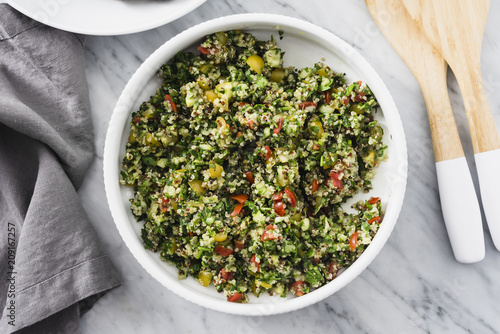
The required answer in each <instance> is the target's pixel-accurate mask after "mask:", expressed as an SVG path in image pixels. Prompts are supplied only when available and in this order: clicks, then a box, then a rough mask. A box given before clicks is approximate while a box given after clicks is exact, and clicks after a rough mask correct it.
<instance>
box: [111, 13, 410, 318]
mask: <svg viewBox="0 0 500 334" xmlns="http://www.w3.org/2000/svg"><path fill="white" fill-rule="evenodd" d="M259 24H261V25H266V26H267V25H272V26H275V27H276V28H278V27H280V28H282V27H286V28H287V29H290V30H295V31H300V32H301V33H302V32H304V33H308V34H311V35H312V36H314V37H315V36H320V38H321V39H323V40H326V39H328V41H329V43H330V44H335V45H337V46H338V49H339V50H337V51H340V52H343V53H344V55H348V56H349V57H350V59H351V61H352V62H354V63H356V64H358V66H361V67H362V69H363V74H366V75H368V76H369V79H370V80H369V81H370V87H375V86H376V87H377V90H378V93H377V95H376V96H377V100H378V101H379V103H380V104H381V106H383V108H382V110H383V114H384V119H385V120H388V121H389V120H390V123H391V124H392V127H391V135H392V136H395V137H396V138H397V140H393V141H391V145H392V146H395V149H396V151H397V152H398V157H397V158H398V173H397V175H395V178H396V179H395V180H393V182H394V183H393V188H392V189H391V200H390V202H389V204H388V207H387V209H386V212H385V216H384V220H383V223H382V224H381V227H380V229H379V231H378V232H377V234H376V235H375V237H374V239H373V241H372V243H371V244H370V245H369V246H368V247H367V249H366V250H365V251H364V252H363V254H362V255H361V256H360V257H359V258H358V259H357V260H356V261H355V262H354V263H353V264H352V265H351V266H350V267H349V268H348V269H347V270H346V271H345V272H344V273H343V274H342V275H339V276H338V277H337V278H336V279H335V280H333V281H331V282H330V283H328V284H326V285H324V286H322V287H321V288H320V289H317V290H314V291H312V292H310V293H308V294H306V295H304V296H301V297H300V298H291V299H287V300H285V301H280V302H273V300H274V299H272V298H271V299H272V300H271V301H270V302H269V303H264V304H237V303H229V302H227V301H225V300H216V299H213V298H211V297H209V296H206V295H201V294H198V293H197V292H195V291H193V290H191V289H189V288H187V287H184V286H182V284H181V283H180V282H179V281H178V280H177V279H176V281H173V279H172V278H171V277H168V275H166V274H165V273H164V272H163V271H162V270H161V269H160V268H159V266H158V265H157V263H156V262H155V261H154V260H153V259H152V258H151V257H150V256H147V252H148V251H147V250H145V249H144V246H143V244H142V241H140V240H139V239H138V238H137V235H136V234H135V232H134V231H133V229H132V226H131V225H130V221H129V219H128V217H127V216H126V215H124V210H125V208H119V207H120V205H116V200H117V198H119V197H120V196H121V195H120V186H119V183H118V182H117V175H119V170H120V164H121V156H119V154H116V152H120V149H121V148H120V147H119V146H120V145H121V137H122V132H123V126H124V125H123V124H120V123H119V120H120V117H121V119H123V117H124V114H127V119H128V115H130V112H131V110H130V108H131V105H130V104H131V100H130V97H129V96H134V88H135V87H137V86H138V85H141V83H142V86H144V84H145V83H146V82H147V81H149V80H151V78H152V76H154V73H151V69H150V67H148V64H152V63H164V62H165V61H167V60H168V59H170V58H165V54H169V53H170V54H172V56H173V55H174V54H175V53H176V52H177V51H179V50H183V49H185V48H186V47H188V46H189V45H191V44H193V41H196V40H198V39H200V38H202V37H203V36H204V35H206V34H207V33H213V32H216V31H223V30H230V29H236V28H237V27H239V29H249V28H250V27H253V26H256V25H259ZM243 26H248V28H243ZM297 27H300V28H297ZM342 59H344V58H342ZM146 79H147V80H146ZM387 115H389V116H390V117H387ZM127 124H128V123H127ZM120 126H122V128H120ZM116 155H118V157H117V156H116ZM407 164H408V159H407V150H406V139H405V135H404V129H403V125H402V122H401V118H400V116H399V113H398V110H397V107H396V104H395V103H394V100H393V98H392V96H391V94H390V92H389V90H388V89H387V87H386V86H385V84H384V82H383V81H382V79H381V77H380V76H379V75H378V74H377V72H376V71H375V70H374V69H373V68H372V66H371V65H370V64H369V63H368V62H367V61H366V60H365V59H364V58H363V57H362V56H361V55H360V54H359V53H358V52H357V51H356V50H354V48H352V47H351V46H350V45H349V44H348V43H346V42H345V41H343V40H342V39H340V38H339V37H337V36H336V35H334V34H333V33H331V32H329V31H327V30H325V29H323V28H321V27H318V26H316V25H314V24H312V23H310V22H306V21H303V20H300V19H297V18H293V17H288V16H284V15H279V14H259V13H247V14H234V15H229V16H224V17H219V18H216V19H212V20H209V21H205V22H202V23H199V24H197V25H195V26H193V27H191V28H189V29H187V30H185V31H183V32H181V33H179V34H178V35H176V36H175V37H173V38H171V39H170V40H168V41H167V42H165V43H164V44H163V45H162V46H160V47H159V48H158V49H157V50H156V51H154V52H153V53H152V54H151V55H150V56H149V57H148V58H147V59H146V60H145V61H144V63H143V64H141V66H140V67H139V68H138V69H137V71H136V72H135V73H134V74H133V75H132V77H131V79H130V80H129V82H128V83H127V85H126V86H125V88H124V90H123V92H122V94H121V96H120V98H119V100H118V102H117V104H116V107H115V109H114V110H113V113H112V116H111V120H110V122H109V127H108V131H107V134H106V140H105V145H104V160H103V172H104V175H103V176H104V186H105V192H106V197H107V200H108V204H109V207H110V211H111V215H112V217H113V220H114V222H115V225H116V227H117V229H118V231H119V233H120V236H121V238H122V239H123V241H124V242H125V244H126V245H127V247H128V248H129V250H130V251H131V253H132V254H133V256H134V257H135V258H136V260H137V261H138V262H139V263H140V264H141V265H142V267H143V268H144V269H145V270H146V271H147V272H148V273H149V274H150V275H151V276H153V277H154V278H155V279H156V280H157V281H158V282H160V283H161V284H162V285H164V286H165V287H167V288H168V289H169V290H170V291H172V292H174V293H175V294H177V295H179V296H181V297H183V298H184V299H187V300H189V301H191V302H193V303H195V304H198V305H201V306H204V307H207V308H210V309H213V310H217V311H221V312H225V313H230V314H238V315H252V316H263V315H272V314H280V313H285V312H290V311H294V310H298V309H300V308H303V307H306V306H309V305H312V304H314V303H316V302H319V301H321V300H323V299H324V298H326V297H328V296H330V295H332V294H333V293H335V292H337V291H338V290H340V289H341V288H343V287H344V286H345V285H347V284H348V283H349V282H351V281H352V280H353V279H354V278H356V277H357V276H359V274H360V273H361V272H362V271H363V270H364V269H365V268H366V267H367V266H368V265H369V264H370V263H371V262H372V261H373V259H374V258H375V257H376V256H377V254H378V253H379V252H380V250H381V249H382V247H383V246H384V244H385V243H386V241H387V239H388V238H389V235H390V234H391V232H392V230H393V228H394V226H395V224H396V222H397V218H398V216H399V212H400V210H401V207H402V204H403V199H404V194H405V190H406V179H407V170H408V165H407ZM334 282H335V283H334ZM333 283H334V284H333Z"/></svg>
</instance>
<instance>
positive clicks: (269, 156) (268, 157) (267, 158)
mask: <svg viewBox="0 0 500 334" xmlns="http://www.w3.org/2000/svg"><path fill="white" fill-rule="evenodd" d="M264 149H265V150H266V155H265V157H266V160H269V159H270V158H271V153H272V152H271V148H270V147H269V146H267V145H266V146H264Z"/></svg>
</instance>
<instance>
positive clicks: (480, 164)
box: [474, 149, 500, 251]
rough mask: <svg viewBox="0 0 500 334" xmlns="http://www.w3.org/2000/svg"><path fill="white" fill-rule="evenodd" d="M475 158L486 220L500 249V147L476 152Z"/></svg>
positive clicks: (496, 245)
mask: <svg viewBox="0 0 500 334" xmlns="http://www.w3.org/2000/svg"><path fill="white" fill-rule="evenodd" d="M474 158H475V159H476V168H477V175H478V178H479V190H480V191H481V201H482V202H483V209H484V213H485V215H486V221H487V222H488V228H489V229H490V234H491V238H492V239H493V243H494V244H495V247H496V248H497V249H498V250H499V251H500V149H499V150H493V151H488V152H482V153H477V154H474Z"/></svg>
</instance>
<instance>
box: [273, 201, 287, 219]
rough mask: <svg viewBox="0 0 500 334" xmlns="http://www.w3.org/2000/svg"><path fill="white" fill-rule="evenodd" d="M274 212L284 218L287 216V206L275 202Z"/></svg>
mask: <svg viewBox="0 0 500 334" xmlns="http://www.w3.org/2000/svg"><path fill="white" fill-rule="evenodd" d="M274 212H276V214H277V215H278V216H283V215H285V213H286V212H285V205H284V204H283V202H282V201H274Z"/></svg>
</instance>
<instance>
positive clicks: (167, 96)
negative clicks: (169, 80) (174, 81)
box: [165, 94, 177, 112]
mask: <svg viewBox="0 0 500 334" xmlns="http://www.w3.org/2000/svg"><path fill="white" fill-rule="evenodd" d="M165 101H168V102H169V103H170V107H172V110H173V111H174V112H177V106H176V105H175V103H174V101H172V97H171V96H170V95H168V94H165Z"/></svg>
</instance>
